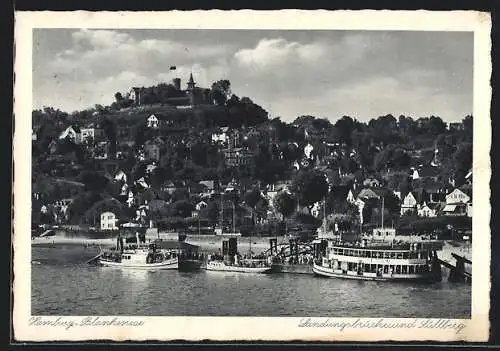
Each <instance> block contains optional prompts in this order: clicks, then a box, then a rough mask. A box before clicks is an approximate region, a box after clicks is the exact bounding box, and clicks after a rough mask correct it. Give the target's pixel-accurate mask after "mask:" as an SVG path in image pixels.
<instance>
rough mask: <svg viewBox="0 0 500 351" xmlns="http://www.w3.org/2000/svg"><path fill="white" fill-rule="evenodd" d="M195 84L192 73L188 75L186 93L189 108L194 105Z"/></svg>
mask: <svg viewBox="0 0 500 351" xmlns="http://www.w3.org/2000/svg"><path fill="white" fill-rule="evenodd" d="M195 87H196V83H195V82H194V79H193V73H192V72H191V74H190V75H189V81H188V82H187V91H188V94H189V103H190V104H191V106H194V105H195V104H196V99H195V98H196V89H195Z"/></svg>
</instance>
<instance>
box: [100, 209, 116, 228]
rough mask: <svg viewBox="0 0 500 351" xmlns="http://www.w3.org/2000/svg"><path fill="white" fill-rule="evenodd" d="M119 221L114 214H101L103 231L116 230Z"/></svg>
mask: <svg viewBox="0 0 500 351" xmlns="http://www.w3.org/2000/svg"><path fill="white" fill-rule="evenodd" d="M117 222H118V219H117V218H116V215H115V214H114V213H113V212H109V211H108V212H104V213H102V214H101V230H116V229H118V226H117V225H116V224H117Z"/></svg>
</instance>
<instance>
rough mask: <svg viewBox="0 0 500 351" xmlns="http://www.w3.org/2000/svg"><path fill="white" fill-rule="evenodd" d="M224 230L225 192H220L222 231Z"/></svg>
mask: <svg viewBox="0 0 500 351" xmlns="http://www.w3.org/2000/svg"><path fill="white" fill-rule="evenodd" d="M222 232H224V193H223V192H222V193H220V233H221V234H222Z"/></svg>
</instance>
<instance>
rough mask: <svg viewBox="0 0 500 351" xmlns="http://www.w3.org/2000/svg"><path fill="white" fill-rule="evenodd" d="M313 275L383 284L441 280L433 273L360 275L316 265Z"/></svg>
mask: <svg viewBox="0 0 500 351" xmlns="http://www.w3.org/2000/svg"><path fill="white" fill-rule="evenodd" d="M312 270H313V273H314V275H316V276H321V277H327V278H342V279H354V280H372V281H383V282H390V281H391V282H423V283H435V282H439V281H440V280H441V279H440V277H438V276H437V275H436V274H435V273H433V272H428V273H420V274H382V275H377V274H376V273H361V274H358V273H357V272H353V271H341V270H333V269H331V268H328V267H323V266H320V265H317V264H314V265H313V269H312Z"/></svg>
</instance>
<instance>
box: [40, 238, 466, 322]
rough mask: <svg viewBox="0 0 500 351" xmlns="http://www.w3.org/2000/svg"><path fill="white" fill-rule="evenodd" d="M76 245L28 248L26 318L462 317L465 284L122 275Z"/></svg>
mask: <svg viewBox="0 0 500 351" xmlns="http://www.w3.org/2000/svg"><path fill="white" fill-rule="evenodd" d="M95 254H97V250H96V249H94V248H84V247H82V246H79V245H58V246H55V247H42V246H33V248H32V261H34V262H33V263H32V265H31V268H32V271H31V276H32V286H31V296H32V299H31V310H32V314H33V315H73V316H79V315H82V316H83V315H116V316H120V315H121V316H275V317H279V316H294V317H300V316H328V317H395V318H396V317H400V318H406V317H408V318H409V317H415V318H417V317H418V318H470V315H471V286H470V285H467V284H465V283H454V284H452V283H448V282H447V280H446V277H444V278H443V281H442V282H441V283H435V284H431V285H425V284H424V285H419V284H408V283H384V282H371V281H356V280H343V279H328V278H319V277H314V276H313V275H303V274H297V275H294V274H261V275H259V274H241V273H240V274H238V273H222V272H207V271H203V270H202V271H199V272H193V273H182V272H178V271H175V270H172V271H156V272H147V271H127V270H122V269H119V268H118V269H117V268H110V267H96V266H91V265H87V264H86V263H85V262H86V261H87V260H88V259H90V258H91V257H93V256H94V255H95Z"/></svg>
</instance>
